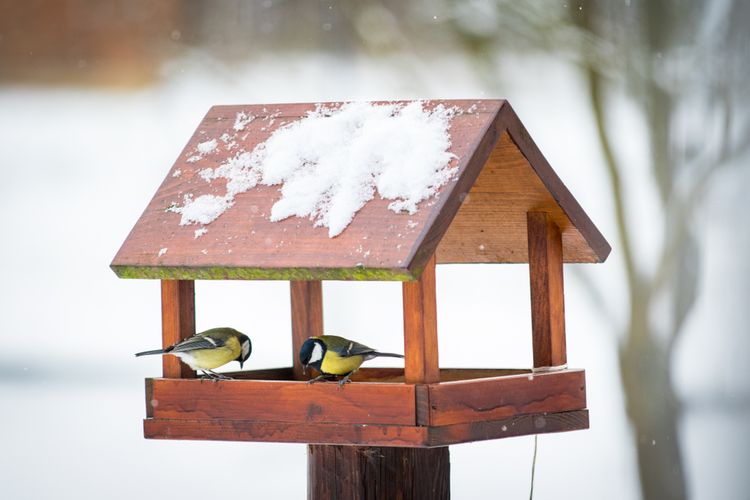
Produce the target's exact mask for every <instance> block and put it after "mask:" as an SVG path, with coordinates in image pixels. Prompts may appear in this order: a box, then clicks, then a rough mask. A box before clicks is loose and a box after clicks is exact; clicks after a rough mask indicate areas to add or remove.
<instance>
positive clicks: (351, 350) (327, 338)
mask: <svg viewBox="0 0 750 500" xmlns="http://www.w3.org/2000/svg"><path fill="white" fill-rule="evenodd" d="M378 356H380V357H387V358H403V356H402V355H401V354H393V353H390V352H378V351H376V350H375V349H373V348H372V347H367V346H366V345H363V344H360V343H359V342H354V341H353V340H349V339H345V338H344V337H337V336H336V335H321V336H320V337H310V338H308V339H307V340H305V343H304V344H302V347H301V348H300V350H299V360H300V362H301V363H302V366H303V367H304V368H307V367H308V366H310V367H312V368H315V369H316V370H317V371H319V372H320V375H318V376H317V377H315V378H314V379H312V380H310V381H309V383H313V382H317V381H318V380H321V379H325V378H329V377H331V376H333V375H343V377H344V378H343V379H341V381H340V382H339V385H343V384H345V383H347V382H349V377H350V376H351V375H352V373H354V372H355V371H357V370H358V369H359V367H360V366H361V365H362V363H364V362H365V361H367V360H368V359H372V358H377V357H378Z"/></svg>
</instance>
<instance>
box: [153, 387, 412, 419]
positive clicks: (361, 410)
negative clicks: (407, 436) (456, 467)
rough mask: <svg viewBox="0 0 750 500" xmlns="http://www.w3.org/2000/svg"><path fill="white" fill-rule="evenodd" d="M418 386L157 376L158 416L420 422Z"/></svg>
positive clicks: (176, 417)
mask: <svg viewBox="0 0 750 500" xmlns="http://www.w3.org/2000/svg"><path fill="white" fill-rule="evenodd" d="M414 397H415V396H414V386H411V385H406V384H379V383H369V384H355V383H352V384H348V385H347V386H345V387H340V386H339V385H338V384H335V383H324V382H321V383H316V384H307V383H305V382H291V381H272V380H222V381H211V380H189V381H188V380H174V379H155V380H154V381H153V388H152V396H151V398H152V401H153V402H155V403H152V405H153V416H154V417H155V418H170V419H178V418H179V419H199V420H200V419H222V420H224V419H226V420H256V421H276V422H300V423H323V422H328V423H363V424H399V425H414V423H415V422H416V415H415V410H414Z"/></svg>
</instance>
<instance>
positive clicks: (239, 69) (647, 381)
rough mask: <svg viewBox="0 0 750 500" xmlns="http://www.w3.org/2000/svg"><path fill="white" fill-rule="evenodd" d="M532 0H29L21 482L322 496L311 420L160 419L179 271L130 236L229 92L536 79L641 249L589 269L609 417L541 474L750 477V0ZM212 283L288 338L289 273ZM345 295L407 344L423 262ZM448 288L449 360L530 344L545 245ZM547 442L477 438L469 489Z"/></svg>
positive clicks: (2, 201)
mask: <svg viewBox="0 0 750 500" xmlns="http://www.w3.org/2000/svg"><path fill="white" fill-rule="evenodd" d="M519 5H520V4H518V5H517V3H516V2H504V1H500V0H497V1H492V0H486V1H482V0H473V1H466V2H459V1H455V2H453V1H448V0H440V1H430V2H428V1H422V2H396V1H382V2H379V1H360V2H337V1H331V2H326V1H313V2H303V1H280V0H266V1H264V2H240V1H236V0H231V1H230V0H222V1H218V2H210V3H209V2H198V1H185V2H177V1H164V2H155V1H149V0H137V1H131V2H127V1H124V0H121V1H116V0H107V1H103V2H97V3H96V4H94V3H90V2H85V1H82V0H64V1H59V2H44V1H31V2H28V1H15V2H14V1H2V0H0V169H1V170H0V172H1V173H2V182H0V213H2V214H3V215H4V217H3V223H2V231H1V234H2V237H1V238H2V244H1V245H0V262H1V263H2V264H1V265H2V274H3V279H2V280H0V300H1V302H0V303H2V308H1V309H0V310H1V311H2V322H1V323H0V340H1V341H2V349H0V443H1V447H2V450H3V453H2V454H0V484H2V485H3V493H2V494H1V495H0V496H2V497H3V498H9V499H41V498H75V499H94V498H112V499H120V498H122V499H126V498H127V499H130V498H156V497H157V496H162V495H163V494H165V493H167V492H169V493H170V494H174V495H175V496H179V497H180V498H185V499H192V498H196V499H197V498H223V497H230V498H232V497H233V498H236V497H238V496H244V497H248V498H284V499H286V498H289V499H295V498H304V495H305V487H306V463H305V459H306V453H305V448H304V445H288V444H259V443H219V442H181V441H148V440H145V439H143V435H142V419H143V418H144V416H145V401H144V383H143V379H144V378H145V377H149V376H157V375H158V374H159V373H160V361H159V360H158V359H156V358H151V359H138V360H136V359H135V358H134V357H133V353H135V352H137V351H139V350H144V349H148V348H154V347H157V346H158V345H159V342H160V317H159V314H160V303H159V283H158V282H157V281H146V280H119V279H117V278H116V277H115V275H114V273H112V272H111V270H110V269H109V268H108V265H109V263H110V261H111V259H112V257H113V256H114V254H115V252H116V251H117V249H118V248H119V245H120V244H121V243H122V241H123V240H124V239H125V237H126V236H127V234H128V232H129V231H130V229H131V227H132V226H133V224H134V223H135V221H136V220H137V218H138V216H139V215H140V213H141V212H142V210H143V209H144V208H145V206H146V204H147V203H148V201H149V200H150V198H151V196H152V195H153V193H154V192H155V190H156V188H157V187H158V185H159V184H160V182H161V181H162V179H163V178H164V176H165V175H166V173H167V172H168V170H169V168H170V167H171V165H172V162H173V161H174V160H175V159H176V157H177V155H178V154H179V152H180V151H181V149H182V147H183V146H184V144H185V142H186V141H187V139H188V137H189V136H190V135H191V133H192V131H193V130H194V129H195V127H196V126H197V124H198V123H199V121H200V119H201V118H202V117H203V115H204V114H205V112H206V110H207V109H208V108H209V107H210V106H211V105H214V104H242V103H275V102H307V101H310V102H318V101H341V100H375V99H411V98H424V99H430V98H468V99H474V98H507V99H508V100H509V101H510V102H511V104H512V105H513V107H514V108H515V110H516V112H517V113H518V114H519V116H520V118H521V120H522V121H523V122H524V124H525V125H526V127H527V129H528V130H529V132H530V134H531V136H532V137H533V138H534V139H535V140H536V142H537V144H538V145H539V146H540V148H541V150H542V151H543V153H544V154H545V155H546V157H547V159H548V160H549V161H550V163H551V165H552V166H553V168H554V169H555V170H556V171H557V173H558V174H559V175H560V177H561V178H562V180H563V182H564V183H565V184H566V185H567V186H568V188H569V189H570V190H571V192H572V193H573V194H574V196H575V197H576V198H577V199H578V200H579V202H580V203H581V205H582V206H583V207H584V210H586V211H587V213H588V214H589V215H590V216H591V218H592V219H593V220H594V222H595V224H597V226H598V227H599V228H600V229H601V230H602V232H603V233H604V235H605V236H606V237H607V239H608V240H609V241H610V243H611V244H612V247H613V252H612V255H611V257H610V258H609V260H608V261H607V262H606V263H605V264H601V265H576V266H568V267H567V268H566V270H565V273H566V274H565V280H566V292H567V293H566V312H567V336H568V357H569V365H571V366H573V367H582V368H585V369H586V375H587V387H588V405H589V408H590V411H591V429H589V430H587V431H580V432H573V433H564V434H553V435H544V436H541V437H540V439H539V452H538V463H537V469H536V484H535V497H536V498H540V499H543V498H587V499H588V498H590V499H598V498H609V499H636V498H696V499H713V498H722V499H744V498H748V497H747V491H748V489H749V488H750V479H749V478H748V475H747V474H746V471H747V468H748V465H749V464H750V434H749V433H748V432H747V422H748V419H749V418H750V382H749V381H748V375H749V374H750V370H748V368H747V364H746V361H745V353H746V352H748V351H749V350H750V337H749V336H748V329H747V326H746V323H745V321H746V320H745V317H744V313H745V307H747V304H748V299H749V298H750V266H749V265H748V263H747V261H746V260H745V259H744V256H745V255H747V254H748V253H747V252H748V251H749V250H750V225H749V224H748V223H747V220H746V216H745V213H744V212H745V210H744V206H745V198H746V195H745V190H746V189H747V186H750V169H748V168H747V162H748V159H749V157H748V142H749V141H750V139H749V135H750V134H748V103H749V102H750V100H749V99H748V97H750V96H748V85H747V76H748V73H750V71H748V70H749V68H748V60H747V56H746V54H747V49H749V48H750V46H749V44H750V41H749V40H750V37H749V36H748V33H747V31H746V29H745V27H746V26H747V22H748V21H750V10H749V9H748V6H747V5H746V4H745V3H744V2H741V1H739V0H738V1H736V2H732V1H730V0H725V1H717V2H711V3H710V5H709V3H706V4H705V5H704V2H700V1H697V0H696V1H683V2H676V1H672V2H670V1H667V0H659V1H653V2H646V1H645V0H644V1H638V0H628V1H623V2H615V1H611V2H593V1H592V2H575V1H574V2H564V1H559V2H558V1H551V0H540V1H537V2H530V3H525V4H524V5H523V7H521V6H519ZM196 294H197V307H196V309H197V327H198V329H205V328H210V327H213V326H221V325H231V326H234V327H236V328H238V329H240V330H242V331H245V332H247V333H249V334H250V335H251V337H252V339H253V343H254V353H253V356H252V358H251V360H250V361H251V362H250V366H251V367H252V368H263V367H277V366H284V365H288V364H289V361H290V358H291V356H292V353H291V341H290V321H289V298H288V296H289V292H288V284H287V283H286V282H198V283H197V285H196ZM324 294H325V297H324V301H325V324H326V329H327V331H329V332H331V333H337V334H342V335H346V336H350V337H353V338H357V339H358V340H361V341H362V342H364V343H367V344H370V345H374V346H377V347H378V348H381V349H383V350H394V351H399V350H401V349H402V337H401V328H402V326H401V325H402V318H401V303H400V296H401V294H400V285H399V284H393V283H344V282H326V283H325V284H324ZM438 295H439V296H438V317H439V339H440V362H441V366H445V367H448V366H455V367H473V366H476V367H528V366H530V365H531V337H530V328H531V326H530V316H529V315H530V312H529V309H530V308H529V290H528V269H527V267H526V266H499V265H497V266H492V265H482V266H465V265H462V266H442V267H439V268H438ZM532 452H533V438H532V437H520V438H511V439H506V440H498V441H489V442H482V443H475V444H464V445H458V446H454V447H452V448H451V475H452V477H451V484H452V492H453V496H454V497H455V498H472V499H485V498H486V499H490V498H500V497H502V498H525V497H526V496H527V495H528V489H529V480H530V470H531V457H532ZM202 466H205V467H208V469H207V470H206V473H205V474H202V473H201V472H200V471H201V469H200V467H202ZM219 470H220V471H221V474H219V475H217V471H219Z"/></svg>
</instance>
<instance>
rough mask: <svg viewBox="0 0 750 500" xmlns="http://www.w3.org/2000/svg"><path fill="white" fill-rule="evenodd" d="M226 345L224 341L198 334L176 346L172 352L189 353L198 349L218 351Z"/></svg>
mask: <svg viewBox="0 0 750 500" xmlns="http://www.w3.org/2000/svg"><path fill="white" fill-rule="evenodd" d="M224 344H226V341H225V340H223V339H220V338H216V337H208V336H205V335H201V334H198V335H193V336H192V337H188V338H186V339H185V340H183V341H182V342H180V343H178V344H175V345H174V346H173V347H172V349H170V352H189V351H194V350H196V349H216V348H217V347H221V346H223V345H224Z"/></svg>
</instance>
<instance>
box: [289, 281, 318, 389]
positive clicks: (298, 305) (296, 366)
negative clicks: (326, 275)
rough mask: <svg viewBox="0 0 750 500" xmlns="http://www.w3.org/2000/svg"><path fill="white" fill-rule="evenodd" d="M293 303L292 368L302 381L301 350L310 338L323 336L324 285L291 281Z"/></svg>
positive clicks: (315, 282)
mask: <svg viewBox="0 0 750 500" xmlns="http://www.w3.org/2000/svg"><path fill="white" fill-rule="evenodd" d="M289 285H290V292H291V301H292V368H293V371H294V378H295V379H296V380H302V379H303V378H304V375H303V374H302V365H301V364H300V361H299V349H300V347H302V344H303V343H304V342H305V340H307V338H308V337H313V336H318V335H323V284H322V283H321V282H320V281H290V282H289Z"/></svg>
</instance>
